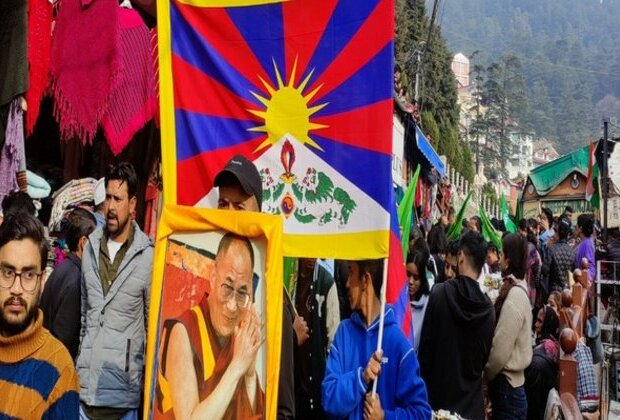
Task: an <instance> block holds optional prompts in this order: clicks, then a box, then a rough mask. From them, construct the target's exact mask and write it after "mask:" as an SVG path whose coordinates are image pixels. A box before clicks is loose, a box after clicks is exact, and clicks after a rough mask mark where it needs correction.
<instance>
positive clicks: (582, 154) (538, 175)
mask: <svg viewBox="0 0 620 420" xmlns="http://www.w3.org/2000/svg"><path fill="white" fill-rule="evenodd" d="M589 147H590V146H589V145H588V146H585V147H582V148H581V149H577V150H575V151H574V152H572V153H568V154H566V155H564V156H560V157H559V158H557V159H556V160H552V161H551V162H548V163H545V164H544V165H541V166H539V167H537V168H534V169H532V170H531V171H530V174H529V175H528V178H529V179H530V180H531V181H532V184H534V188H536V191H537V192H538V194H539V195H547V194H548V193H549V192H550V191H551V190H553V189H554V188H555V187H557V186H558V185H559V184H560V183H561V182H562V181H564V180H565V179H566V177H567V176H569V175H570V174H571V173H572V172H574V171H577V172H579V173H581V174H582V175H583V176H587V175H588V149H589Z"/></svg>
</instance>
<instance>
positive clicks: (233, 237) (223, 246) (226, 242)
mask: <svg viewBox="0 0 620 420" xmlns="http://www.w3.org/2000/svg"><path fill="white" fill-rule="evenodd" d="M233 241H241V242H243V244H244V245H245V246H246V247H247V249H248V252H249V253H250V262H251V263H252V270H254V250H253V249H252V243H251V242H250V240H249V239H248V238H246V237H245V236H241V235H237V234H236V233H232V232H228V233H227V234H226V235H224V236H223V237H222V239H221V240H220V244H219V245H218V246H217V253H216V256H217V255H220V254H223V253H224V252H226V251H228V248H230V244H232V242H233Z"/></svg>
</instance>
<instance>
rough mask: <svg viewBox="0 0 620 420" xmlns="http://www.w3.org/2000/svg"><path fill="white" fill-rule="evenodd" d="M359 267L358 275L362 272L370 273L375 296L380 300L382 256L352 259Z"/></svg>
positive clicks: (362, 273)
mask: <svg viewBox="0 0 620 420" xmlns="http://www.w3.org/2000/svg"><path fill="white" fill-rule="evenodd" d="M354 262H355V263H357V266H358V267H359V275H360V277H361V276H362V275H364V273H368V274H370V277H371V278H372V287H373V288H374V289H375V296H376V297H377V299H379V300H381V286H382V285H383V258H379V259H377V260H360V261H354Z"/></svg>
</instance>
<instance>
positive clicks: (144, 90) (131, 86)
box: [101, 8, 157, 155]
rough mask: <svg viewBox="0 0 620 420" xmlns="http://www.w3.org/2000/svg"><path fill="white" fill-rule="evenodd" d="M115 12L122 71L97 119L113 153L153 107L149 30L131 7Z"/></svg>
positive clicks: (127, 141) (117, 150) (154, 96)
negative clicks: (106, 106)
mask: <svg viewBox="0 0 620 420" xmlns="http://www.w3.org/2000/svg"><path fill="white" fill-rule="evenodd" d="M118 13H119V22H120V28H121V38H120V45H119V51H120V55H121V60H122V61H121V62H122V64H121V68H122V71H121V77H120V80H119V83H118V84H117V85H116V87H115V88H114V89H113V90H112V96H111V98H110V102H109V104H108V108H107V112H106V114H105V115H104V117H103V120H102V121H101V124H102V126H103V130H104V134H105V136H106V139H107V140H108V144H109V145H110V149H111V150H112V153H114V155H118V154H119V153H120V152H121V151H122V150H123V149H124V148H125V146H127V144H128V143H129V141H130V140H131V138H132V137H133V135H134V134H135V133H136V132H137V131H138V130H140V129H141V128H142V127H143V126H144V124H146V123H147V122H148V121H149V120H150V119H151V118H153V116H154V115H155V111H156V109H157V88H156V83H155V72H154V68H153V67H154V64H153V62H154V57H153V48H152V43H151V39H152V36H151V32H150V31H149V30H148V28H147V27H146V25H145V24H144V22H143V21H142V18H140V15H139V14H138V12H136V11H135V10H132V9H124V8H121V9H119V11H118Z"/></svg>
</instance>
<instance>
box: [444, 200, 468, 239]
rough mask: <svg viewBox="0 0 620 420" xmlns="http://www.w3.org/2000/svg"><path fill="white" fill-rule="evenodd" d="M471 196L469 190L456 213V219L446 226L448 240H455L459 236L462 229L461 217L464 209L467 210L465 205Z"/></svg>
mask: <svg viewBox="0 0 620 420" xmlns="http://www.w3.org/2000/svg"><path fill="white" fill-rule="evenodd" d="M470 198H471V191H470V192H469V194H467V197H465V201H463V204H461V208H460V209H459V212H458V213H457V214H456V219H455V220H454V223H452V225H451V226H450V227H449V228H448V231H447V232H446V237H447V238H448V240H449V241H455V240H457V239H458V238H459V236H461V231H462V230H463V219H464V218H465V211H466V210H467V205H468V204H469V199H470Z"/></svg>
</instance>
